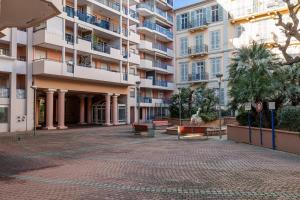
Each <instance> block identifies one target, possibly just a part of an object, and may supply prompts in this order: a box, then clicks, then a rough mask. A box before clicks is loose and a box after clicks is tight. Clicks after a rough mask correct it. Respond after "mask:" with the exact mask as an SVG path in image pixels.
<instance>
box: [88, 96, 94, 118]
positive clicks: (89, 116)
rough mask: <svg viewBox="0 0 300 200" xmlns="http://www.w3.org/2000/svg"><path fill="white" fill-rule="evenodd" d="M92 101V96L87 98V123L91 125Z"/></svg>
mask: <svg viewBox="0 0 300 200" xmlns="http://www.w3.org/2000/svg"><path fill="white" fill-rule="evenodd" d="M92 100H93V96H88V102H87V123H88V124H91V123H92Z"/></svg>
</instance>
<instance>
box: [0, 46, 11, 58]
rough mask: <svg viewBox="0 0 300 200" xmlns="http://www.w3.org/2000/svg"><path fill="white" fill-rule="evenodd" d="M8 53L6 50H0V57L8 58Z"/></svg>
mask: <svg viewBox="0 0 300 200" xmlns="http://www.w3.org/2000/svg"><path fill="white" fill-rule="evenodd" d="M9 54H10V52H9V49H8V48H0V55H1V56H9Z"/></svg>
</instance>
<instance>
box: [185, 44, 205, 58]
mask: <svg viewBox="0 0 300 200" xmlns="http://www.w3.org/2000/svg"><path fill="white" fill-rule="evenodd" d="M206 53H208V46H207V45H206V44H203V45H199V46H197V45H196V46H193V47H190V48H189V54H190V55H199V54H206Z"/></svg>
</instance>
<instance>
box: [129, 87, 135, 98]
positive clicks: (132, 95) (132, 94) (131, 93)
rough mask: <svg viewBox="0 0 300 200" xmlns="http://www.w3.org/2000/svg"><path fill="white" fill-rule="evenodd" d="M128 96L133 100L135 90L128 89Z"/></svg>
mask: <svg viewBox="0 0 300 200" xmlns="http://www.w3.org/2000/svg"><path fill="white" fill-rule="evenodd" d="M129 94H130V97H131V98H135V88H130V92H129Z"/></svg>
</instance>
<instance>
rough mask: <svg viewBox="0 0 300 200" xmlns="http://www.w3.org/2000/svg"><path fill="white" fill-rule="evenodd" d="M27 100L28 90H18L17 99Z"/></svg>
mask: <svg viewBox="0 0 300 200" xmlns="http://www.w3.org/2000/svg"><path fill="white" fill-rule="evenodd" d="M25 98H26V90H25V89H17V99H25Z"/></svg>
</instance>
